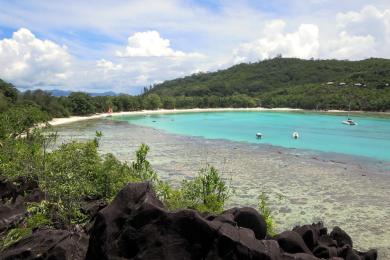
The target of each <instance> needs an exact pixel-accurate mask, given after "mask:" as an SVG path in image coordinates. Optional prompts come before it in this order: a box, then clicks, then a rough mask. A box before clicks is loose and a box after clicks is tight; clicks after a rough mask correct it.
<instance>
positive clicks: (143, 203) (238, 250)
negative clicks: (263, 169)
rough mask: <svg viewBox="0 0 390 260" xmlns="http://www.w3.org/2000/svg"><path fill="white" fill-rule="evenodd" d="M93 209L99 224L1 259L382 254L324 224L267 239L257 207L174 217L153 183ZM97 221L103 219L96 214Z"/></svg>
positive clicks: (311, 259) (24, 243) (19, 247)
mask: <svg viewBox="0 0 390 260" xmlns="http://www.w3.org/2000/svg"><path fill="white" fill-rule="evenodd" d="M104 206H105V204H104V203H103V202H101V201H99V200H91V201H90V202H88V203H87V204H85V207H84V211H85V212H86V213H88V214H90V216H91V217H92V218H94V221H93V222H91V228H90V229H89V234H90V237H89V238H88V236H87V235H86V234H85V233H83V232H82V231H81V230H79V231H78V232H70V231H64V230H37V231H35V232H34V233H33V234H32V235H31V236H29V237H27V238H25V239H22V240H20V241H19V242H17V243H16V244H14V245H12V246H11V247H9V248H8V249H7V250H6V251H5V252H3V253H2V254H0V259H53V260H54V259H69V260H70V259H72V260H73V259H76V260H77V259H88V260H95V259H97V260H98V259H267V260H279V259H282V260H283V259H286V260H289V259H291V260H292V259H301V260H317V259H332V260H340V259H347V260H355V259H356V260H374V259H376V258H377V252H376V250H370V251H368V252H358V251H356V250H354V249H353V248H352V246H353V243H352V240H351V238H350V237H349V236H348V234H347V233H346V232H344V231H343V230H342V229H341V228H339V227H335V228H334V229H333V230H332V232H330V233H328V230H327V228H325V227H324V226H323V225H322V224H321V223H317V224H312V225H304V226H298V227H295V228H294V229H293V230H292V231H285V232H282V233H280V234H278V235H277V236H275V237H267V235H266V234H267V228H266V223H265V221H264V219H263V217H262V216H261V215H260V214H259V213H258V212H257V211H256V210H254V209H252V208H247V207H246V208H232V209H229V210H226V211H224V212H223V213H221V214H219V215H207V214H199V213H198V212H197V211H195V210H179V211H175V212H170V211H169V210H167V209H166V208H165V207H164V205H163V204H162V202H161V201H160V200H158V198H157V197H156V195H155V193H154V191H153V189H152V186H151V185H150V184H149V183H133V184H128V185H127V186H126V187H125V188H123V189H122V190H121V191H120V192H119V193H118V195H117V196H116V198H115V199H114V201H113V202H112V203H111V204H110V205H108V206H106V207H104ZM94 216H95V217H94Z"/></svg>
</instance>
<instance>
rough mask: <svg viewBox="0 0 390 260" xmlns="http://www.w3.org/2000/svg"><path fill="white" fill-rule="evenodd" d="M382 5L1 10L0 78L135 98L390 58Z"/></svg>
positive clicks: (160, 1)
mask: <svg viewBox="0 0 390 260" xmlns="http://www.w3.org/2000/svg"><path fill="white" fill-rule="evenodd" d="M388 46H390V1H389V0H257V1H254V0H252V1H251V0H225V1H222V0H197V1H195V0H181V1H176V0H137V1H132V0H131V1H125V0H110V1H108V0H107V1H106V0H94V1H85V0H77V1H76V0H56V1H53V0H35V1H34V0H16V1H10V0H0V78H1V79H3V80H6V81H8V82H11V83H13V84H14V85H15V86H17V87H18V88H19V89H20V90H27V89H37V88H40V89H45V90H49V89H62V90H71V91H87V92H105V91H114V92H121V93H130V94H137V93H139V92H140V91H141V89H143V87H145V86H150V85H153V84H157V83H160V82H163V81H164V80H169V79H174V78H178V77H184V76H186V75H191V74H194V73H199V72H207V71H216V70H220V69H225V68H227V67H230V66H232V65H235V64H238V63H242V62H257V61H261V60H264V59H269V58H273V57H275V56H277V55H279V54H281V55H282V56H283V57H297V58H303V59H311V58H314V59H349V60H360V59H365V58H370V57H380V58H390V47H388Z"/></svg>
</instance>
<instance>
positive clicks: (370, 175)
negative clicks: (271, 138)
mask: <svg viewBox="0 0 390 260" xmlns="http://www.w3.org/2000/svg"><path fill="white" fill-rule="evenodd" d="M56 129H57V130H58V132H59V135H60V141H69V140H71V139H75V140H84V139H87V138H92V137H93V136H94V134H95V131H96V130H99V131H103V133H104V137H103V139H102V142H101V148H100V149H101V151H102V152H103V153H108V152H111V153H114V154H115V155H116V156H118V157H119V158H120V159H121V160H127V161H130V160H132V159H133V158H134V152H135V150H136V149H137V148H138V146H139V145H140V144H141V143H147V144H148V145H150V147H151V152H150V161H151V162H152V165H153V166H154V167H155V169H156V170H158V172H159V173H160V175H161V176H162V177H163V178H164V179H169V180H170V181H171V182H172V183H174V184H178V183H179V182H180V181H181V180H183V179H184V178H191V177H192V176H194V175H195V174H196V172H197V170H198V169H199V168H200V167H202V166H204V165H205V164H206V163H210V164H212V165H214V166H216V167H217V168H218V169H220V170H221V171H222V173H223V175H224V176H225V177H226V178H227V179H230V178H231V184H232V186H233V187H234V189H235V194H234V196H233V197H232V199H231V201H230V203H229V205H228V206H243V205H248V206H256V205H257V196H258V195H259V193H260V192H261V191H266V192H268V193H269V194H270V203H271V206H272V210H273V212H274V214H275V217H276V220H277V224H278V228H279V230H282V229H291V228H292V227H293V226H294V225H297V224H304V223H311V222H313V221H317V220H323V221H324V222H325V223H326V225H328V226H335V225H339V226H341V227H342V228H343V229H345V230H346V231H347V232H348V233H349V234H350V235H351V236H352V238H353V240H354V243H355V244H356V246H357V248H361V249H368V248H370V247H376V248H378V249H379V253H380V255H381V259H390V199H389V198H390V172H389V170H388V169H389V166H390V165H389V163H388V162H386V161H380V160H370V159H367V158H364V159H362V157H357V156H348V155H343V154H336V153H323V152H315V151H310V150H301V149H286V148H281V147H277V146H270V145H265V144H262V145H258V144H255V143H246V142H235V141H226V140H220V139H213V140H212V139H205V138H200V137H191V136H183V135H177V134H169V133H167V132H166V131H162V130H158V129H153V128H150V127H143V126H137V125H134V124H128V123H127V122H120V121H113V120H91V121H85V122H79V123H74V124H70V125H63V126H59V127H57V128H56Z"/></svg>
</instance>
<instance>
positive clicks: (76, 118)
mask: <svg viewBox="0 0 390 260" xmlns="http://www.w3.org/2000/svg"><path fill="white" fill-rule="evenodd" d="M301 110H302V109H298V108H263V107H256V108H191V109H158V110H140V111H123V112H114V113H100V114H95V115H90V116H71V117H63V118H53V119H52V120H51V121H49V124H50V125H52V126H57V125H63V124H69V123H74V122H79V121H85V120H90V119H99V118H104V117H108V116H125V115H150V114H171V113H196V112H225V111H301Z"/></svg>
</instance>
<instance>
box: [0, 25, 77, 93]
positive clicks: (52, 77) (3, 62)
mask: <svg viewBox="0 0 390 260" xmlns="http://www.w3.org/2000/svg"><path fill="white" fill-rule="evenodd" d="M70 62H71V56H70V55H69V54H68V52H67V48H66V47H65V46H60V45H58V44H56V43H54V42H52V41H48V40H40V39H37V38H36V37H35V35H34V34H32V33H31V32H30V31H29V30H28V29H25V28H21V29H19V30H18V31H16V32H14V33H13V35H12V38H9V39H3V40H0V78H3V79H5V80H10V81H13V82H15V83H16V84H19V85H22V86H26V85H29V86H31V85H35V84H56V83H58V82H59V81H63V80H64V79H66V78H67V72H68V71H67V70H68V68H69V66H70Z"/></svg>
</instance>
